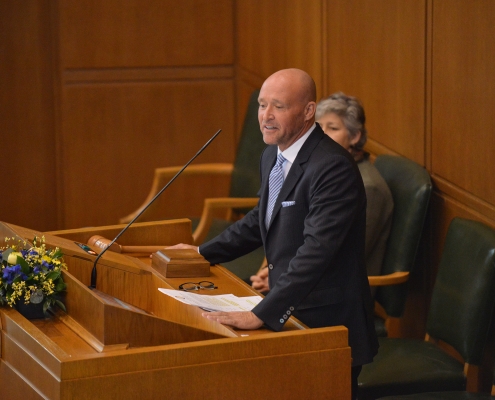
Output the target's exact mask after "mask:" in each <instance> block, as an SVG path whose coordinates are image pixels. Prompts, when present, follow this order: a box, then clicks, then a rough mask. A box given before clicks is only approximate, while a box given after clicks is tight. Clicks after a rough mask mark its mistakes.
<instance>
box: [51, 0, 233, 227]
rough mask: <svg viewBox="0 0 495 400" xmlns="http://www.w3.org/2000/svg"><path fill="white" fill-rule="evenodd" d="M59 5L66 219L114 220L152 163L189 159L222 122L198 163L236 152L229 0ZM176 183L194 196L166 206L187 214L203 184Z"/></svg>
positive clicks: (133, 200) (88, 0)
mask: <svg viewBox="0 0 495 400" xmlns="http://www.w3.org/2000/svg"><path fill="white" fill-rule="evenodd" d="M58 5H59V8H58V15H59V27H60V56H59V59H60V64H61V69H62V100H61V103H62V104H61V132H62V141H63V153H62V157H63V161H62V165H63V168H62V169H63V176H62V182H61V184H62V186H63V198H62V204H63V207H64V211H63V216H64V220H63V225H62V226H63V227H65V228H69V227H70V228H74V227H79V226H87V225H100V224H108V223H115V222H117V221H118V219H119V218H121V217H123V216H125V215H127V214H128V213H130V212H132V211H133V210H134V209H136V208H137V207H138V206H139V205H141V203H142V201H143V200H144V199H145V197H146V195H147V194H148V192H149V190H150V186H151V181H152V177H153V170H154V169H155V168H157V167H166V166H174V165H183V164H185V163H186V162H187V161H188V160H189V159H190V158H191V157H192V156H193V155H194V154H195V153H196V152H197V151H198V150H199V149H200V148H201V146H203V144H204V143H205V142H206V141H207V140H208V139H209V138H210V137H211V136H213V134H214V133H215V132H216V131H217V130H218V129H222V130H223V131H222V134H221V135H220V136H219V137H218V139H216V140H215V141H214V142H213V143H212V144H211V146H210V147H209V148H208V149H207V150H206V151H205V152H204V153H203V154H202V155H201V156H200V157H199V158H198V161H197V162H213V161H216V162H231V161H232V160H233V157H234V151H235V145H236V138H235V131H236V129H235V128H236V127H235V123H236V119H235V114H234V111H235V108H234V90H235V89H234V72H233V71H234V69H233V62H234V40H233V33H234V29H233V21H234V13H233V3H232V0H221V1H215V2H211V1H207V0H184V1H182V2H180V3H177V2H175V1H171V0H166V1H164V0H151V1H147V2H142V1H139V0H129V1H126V2H124V3H122V2H121V1H119V0H109V1H105V2H101V1H96V0H85V1H72V0H60V1H59V3H58ZM177 186H179V187H178V193H187V194H188V195H186V196H182V197H183V199H182V201H181V202H180V204H179V207H177V210H182V212H181V211H177V214H176V213H174V212H171V213H169V215H170V214H172V216H174V217H181V216H186V215H189V214H187V213H185V212H184V210H187V208H188V207H189V206H190V203H189V201H188V199H189V198H191V197H195V196H200V195H201V190H200V189H201V188H190V189H189V188H184V187H181V182H180V179H178V180H177V182H174V189H175V188H177ZM174 189H172V190H174ZM195 189H199V191H198V190H196V191H195ZM166 195H167V194H165V196H166Z"/></svg>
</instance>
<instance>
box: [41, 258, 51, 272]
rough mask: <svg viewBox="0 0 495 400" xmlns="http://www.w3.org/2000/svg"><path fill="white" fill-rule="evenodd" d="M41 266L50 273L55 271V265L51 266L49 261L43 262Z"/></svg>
mask: <svg viewBox="0 0 495 400" xmlns="http://www.w3.org/2000/svg"><path fill="white" fill-rule="evenodd" d="M41 265H43V267H45V268H46V269H48V270H49V271H51V270H52V269H53V264H50V263H49V262H48V261H45V260H43V261H41Z"/></svg>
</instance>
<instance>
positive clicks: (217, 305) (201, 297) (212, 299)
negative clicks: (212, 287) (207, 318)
mask: <svg viewBox="0 0 495 400" xmlns="http://www.w3.org/2000/svg"><path fill="white" fill-rule="evenodd" d="M158 290H159V291H160V292H162V293H165V294H166V295H167V296H170V297H173V298H174V299H176V300H178V301H180V302H182V303H185V304H190V305H192V306H197V307H200V308H202V309H203V310H206V311H251V310H252V309H253V308H254V306H256V304H258V303H259V302H260V301H261V299H262V297H261V296H249V297H237V296H234V295H233V294H219V295H213V296H211V295H207V294H196V293H191V292H185V291H182V290H172V289H164V288H159V289H158Z"/></svg>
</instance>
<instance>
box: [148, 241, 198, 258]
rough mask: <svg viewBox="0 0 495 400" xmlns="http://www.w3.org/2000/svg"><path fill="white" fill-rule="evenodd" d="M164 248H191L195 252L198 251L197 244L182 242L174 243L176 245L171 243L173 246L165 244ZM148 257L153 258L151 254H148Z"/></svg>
mask: <svg viewBox="0 0 495 400" xmlns="http://www.w3.org/2000/svg"><path fill="white" fill-rule="evenodd" d="M164 248H165V249H182V250H184V249H191V250H194V251H196V252H199V251H198V246H193V245H192V244H184V243H179V244H176V245H173V246H167V247H164ZM150 258H153V254H151V255H150Z"/></svg>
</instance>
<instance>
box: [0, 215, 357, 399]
mask: <svg viewBox="0 0 495 400" xmlns="http://www.w3.org/2000/svg"><path fill="white" fill-rule="evenodd" d="M122 227H123V226H118V225H117V226H111V227H98V228H85V229H77V230H69V231H59V232H52V233H45V238H46V243H47V246H49V247H52V246H58V247H60V248H61V249H62V250H63V252H64V255H65V261H66V262H67V264H68V267H69V272H67V273H65V274H64V279H65V281H66V283H67V286H68V288H67V297H66V306H67V313H64V312H62V311H59V312H57V313H56V314H55V315H53V316H52V317H51V318H47V319H42V320H32V321H29V320H27V319H25V318H24V317H23V316H21V315H20V314H19V313H18V312H17V311H16V310H14V309H11V308H9V307H2V308H0V323H1V336H0V340H1V358H0V392H1V393H2V398H7V399H23V400H25V399H46V398H47V399H116V398H118V399H119V400H120V399H157V398H167V399H181V400H183V399H259V398H272V399H278V398H284V399H287V398H301V399H302V398H312V399H323V398H328V397H329V395H330V394H331V397H332V398H336V399H345V398H349V397H350V365H351V356H350V348H349V347H348V344H347V329H345V328H344V327H332V328H319V329H306V328H305V326H304V325H303V324H301V323H300V322H299V321H297V320H295V319H293V318H291V319H290V321H289V322H288V323H287V324H286V328H285V329H284V331H282V332H278V333H276V332H271V331H269V330H266V329H260V330H256V331H241V330H235V329H231V328H229V327H226V326H223V325H221V324H218V323H216V322H213V321H209V320H207V319H206V318H203V317H202V316H201V310H200V309H198V308H197V307H193V306H188V305H186V304H182V303H180V302H178V301H176V300H174V299H172V298H169V297H168V296H166V295H164V294H162V293H160V292H159V291H158V288H159V287H166V288H174V289H177V287H178V285H180V284H181V283H183V282H185V281H188V280H189V279H184V278H174V279H166V278H165V277H163V276H162V275H160V274H159V273H158V272H157V271H156V270H154V269H153V268H152V267H151V265H150V260H149V257H146V256H145V257H130V256H127V255H125V254H116V253H110V252H106V253H105V254H104V255H103V257H102V258H101V259H100V261H99V262H98V280H97V291H92V290H90V289H89V288H88V285H89V284H90V275H91V269H92V268H93V262H94V258H95V257H94V256H91V255H89V254H88V253H86V252H84V251H83V250H82V249H81V248H79V247H78V246H77V245H76V244H75V243H74V241H79V242H82V243H86V242H87V240H88V239H89V237H91V236H93V235H95V234H98V235H102V236H104V237H108V238H113V237H115V235H116V234H117V233H118V232H119V231H120V229H122ZM190 232H191V227H190V221H189V220H174V221H163V222H157V223H142V224H139V223H138V224H135V225H134V226H132V227H131V228H129V230H128V231H127V232H126V233H125V234H124V235H123V236H122V241H119V243H120V244H122V245H126V244H127V245H140V244H143V245H144V244H148V245H159V244H164V245H168V244H173V243H176V242H184V243H190V242H191V233H190ZM12 233H15V234H17V235H19V236H21V237H24V238H26V239H31V238H33V237H34V236H35V235H38V236H41V233H40V232H35V231H33V230H30V229H27V228H22V227H17V226H13V225H9V224H3V223H0V238H3V237H6V236H12ZM208 280H211V281H213V282H215V284H216V285H217V286H218V289H217V290H216V291H217V293H218V294H222V293H234V294H235V295H237V296H249V295H253V294H257V293H256V292H255V291H254V290H253V289H252V288H250V287H249V286H248V285H246V284H245V283H244V282H242V281H241V280H239V279H238V278H237V277H235V276H234V275H233V274H231V273H230V272H229V271H227V270H226V269H225V268H223V267H221V266H213V267H211V276H210V277H209V278H208ZM4 396H5V397H4Z"/></svg>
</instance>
